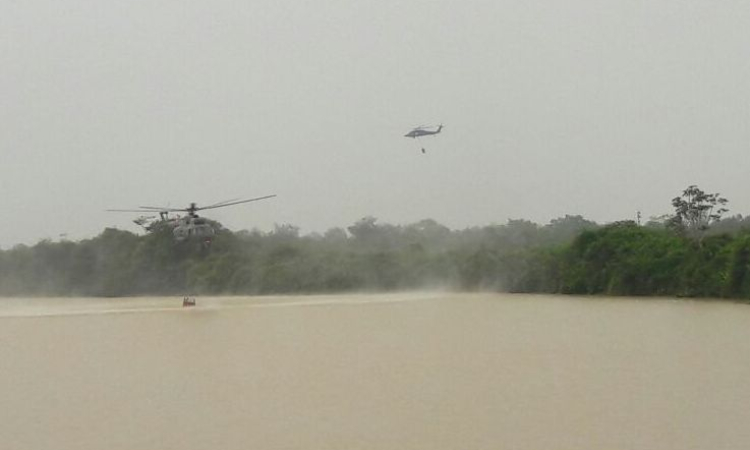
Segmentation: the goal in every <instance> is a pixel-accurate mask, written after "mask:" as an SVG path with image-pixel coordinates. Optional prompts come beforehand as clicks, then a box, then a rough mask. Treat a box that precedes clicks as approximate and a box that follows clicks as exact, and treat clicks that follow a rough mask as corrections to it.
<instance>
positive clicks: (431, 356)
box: [0, 293, 750, 450]
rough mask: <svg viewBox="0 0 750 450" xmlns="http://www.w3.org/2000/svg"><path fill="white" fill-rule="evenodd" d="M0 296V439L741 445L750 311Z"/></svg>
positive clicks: (214, 444) (480, 299)
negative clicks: (192, 303)
mask: <svg viewBox="0 0 750 450" xmlns="http://www.w3.org/2000/svg"><path fill="white" fill-rule="evenodd" d="M180 302H181V298H167V297H161V298H156V297H153V298H135V299H42V298H40V299H2V301H0V344H1V345H0V386H2V391H1V392H2V394H1V400H2V405H3V407H2V408H0V448H18V449H56V450H59V449H86V450H88V449H102V448H106V449H115V450H118V449H123V450H124V449H128V450H129V449H143V448H164V449H181V450H198V449H229V450H234V449H246V448H264V449H446V450H447V449H457V448H512V449H518V450H526V449H529V450H531V449H534V450H536V449H542V448H543V449H583V450H586V449H591V450H594V449H597V450H599V449H607V448H617V449H675V450H676V449H680V450H683V449H707V448H711V449H739V448H748V446H750V432H748V431H746V430H747V427H746V422H747V419H748V416H749V414H748V412H747V411H748V408H747V405H748V404H749V403H750V387H748V383H747V382H746V380H748V379H749V378H750V364H748V361H750V327H747V323H748V320H749V319H750V308H748V307H747V306H744V305H738V304H731V303H711V302H690V301H680V302H674V301H669V300H644V301H638V300H634V299H614V298H612V299H610V298H596V299H580V298H574V297H564V298H563V297H554V296H528V295H506V294H448V293H408V294H379V295H342V296H304V297H227V298H220V297H217V298H203V297H201V298H198V306H197V307H196V308H185V309H183V308H181V307H180Z"/></svg>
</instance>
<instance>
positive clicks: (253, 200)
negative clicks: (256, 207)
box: [195, 194, 276, 211]
mask: <svg viewBox="0 0 750 450" xmlns="http://www.w3.org/2000/svg"><path fill="white" fill-rule="evenodd" d="M273 197H276V194H273V195H266V196H263V197H257V198H250V199H247V200H240V201H232V202H229V203H220V204H216V205H211V206H203V207H200V208H195V210H196V211H200V210H202V209H214V208H223V207H225V206H232V205H239V204H240V203H250V202H257V201H258V200H265V199H267V198H273Z"/></svg>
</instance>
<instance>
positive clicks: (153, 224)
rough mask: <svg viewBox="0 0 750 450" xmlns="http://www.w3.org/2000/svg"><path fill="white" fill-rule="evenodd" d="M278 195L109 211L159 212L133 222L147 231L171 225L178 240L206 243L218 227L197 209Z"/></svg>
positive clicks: (220, 206) (208, 242) (254, 200)
mask: <svg viewBox="0 0 750 450" xmlns="http://www.w3.org/2000/svg"><path fill="white" fill-rule="evenodd" d="M273 197H276V194H273V195H266V196H263V197H256V198H250V199H245V200H238V199H232V200H225V201H223V202H219V203H214V204H211V205H208V206H198V205H197V204H196V203H190V205H189V206H188V207H187V208H171V207H168V206H167V207H162V206H139V207H138V208H139V209H108V210H107V211H112V212H145V213H158V214H159V218H158V219H157V218H156V216H153V215H151V216H146V215H143V216H140V217H138V218H136V219H135V220H134V221H133V222H134V223H136V224H138V225H140V226H142V227H143V228H144V229H145V230H146V231H149V232H151V231H156V230H157V229H160V228H161V227H164V226H166V227H169V228H171V229H172V234H173V235H174V238H175V240H177V241H178V242H180V241H186V240H188V239H191V238H198V239H202V240H203V242H204V243H205V244H207V245H208V244H210V242H211V239H212V238H213V236H214V235H215V234H216V228H215V226H214V225H213V223H212V221H210V220H208V219H205V218H203V217H200V216H199V215H198V214H196V212H197V211H202V210H204V209H215V208H223V207H225V206H233V205H239V204H242V203H250V202H256V201H259V200H265V199H269V198H273ZM177 212H186V213H187V215H186V216H182V217H181V216H179V215H177V214H175V215H174V216H173V217H170V216H169V214H170V213H177Z"/></svg>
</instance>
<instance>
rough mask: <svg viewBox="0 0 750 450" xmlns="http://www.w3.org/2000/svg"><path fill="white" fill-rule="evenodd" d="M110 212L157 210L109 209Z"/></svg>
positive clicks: (149, 210) (148, 210)
mask: <svg viewBox="0 0 750 450" xmlns="http://www.w3.org/2000/svg"><path fill="white" fill-rule="evenodd" d="M106 211H109V212H150V213H152V212H156V211H155V210H153V209H107V210H106Z"/></svg>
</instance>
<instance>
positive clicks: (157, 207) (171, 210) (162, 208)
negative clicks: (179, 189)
mask: <svg viewBox="0 0 750 450" xmlns="http://www.w3.org/2000/svg"><path fill="white" fill-rule="evenodd" d="M139 208H143V209H146V210H149V211H152V212H154V211H155V212H159V211H163V212H176V211H187V209H186V208H168V207H167V208H165V207H163V206H139Z"/></svg>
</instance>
